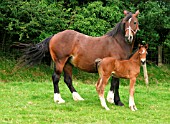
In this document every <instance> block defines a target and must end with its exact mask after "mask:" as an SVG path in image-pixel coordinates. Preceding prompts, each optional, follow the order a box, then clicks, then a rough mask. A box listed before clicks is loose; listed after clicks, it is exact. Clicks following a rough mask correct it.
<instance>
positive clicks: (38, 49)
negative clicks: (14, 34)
mask: <svg viewBox="0 0 170 124" xmlns="http://www.w3.org/2000/svg"><path fill="white" fill-rule="evenodd" d="M52 37H53V36H50V37H49V38H46V39H45V40H43V41H42V42H40V43H37V44H35V45H32V46H30V47H29V48H27V49H26V50H25V52H24V54H23V56H22V57H21V58H19V61H18V63H17V68H21V67H25V66H28V67H29V66H33V65H35V64H39V63H41V61H42V59H43V57H45V55H46V54H47V53H49V54H50V52H49V42H50V40H51V38H52Z"/></svg>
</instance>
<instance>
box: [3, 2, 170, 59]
mask: <svg viewBox="0 0 170 124" xmlns="http://www.w3.org/2000/svg"><path fill="white" fill-rule="evenodd" d="M169 8H170V2H168V1H166V0H160V1H150V0H145V1H139V0H136V1H134V0H106V1H103V0H100V1H95V0H92V1H90V0H86V1H76V0H68V1H64V0H57V1H53V0H37V1H35V0H29V1H21V0H13V1H9V0H1V3H0V34H1V37H0V41H2V42H1V44H0V45H1V46H0V47H1V49H0V50H4V51H5V52H9V51H8V50H9V49H8V47H9V46H10V45H11V44H12V43H13V42H18V41H20V42H25V43H37V42H40V41H41V40H43V39H44V38H46V37H49V36H50V35H52V34H56V33H58V32H60V31H63V30H66V29H73V30H77V31H79V32H81V33H84V34H86V35H91V36H101V35H104V34H105V33H106V32H107V31H109V30H111V28H113V27H114V25H115V24H116V23H118V22H119V21H120V19H121V18H123V16H124V15H123V10H128V11H131V12H133V13H134V12H135V11H136V10H138V9H139V11H140V14H139V24H140V25H139V28H140V31H139V32H138V33H137V41H138V42H140V41H143V40H144V41H147V42H148V43H149V46H150V47H149V49H151V50H153V51H155V52H157V51H156V49H157V46H158V45H166V46H168V47H169V46H170V38H169V37H170V23H169V22H170V16H169V15H170V9H169ZM169 48H170V47H169ZM154 56H155V55H154Z"/></svg>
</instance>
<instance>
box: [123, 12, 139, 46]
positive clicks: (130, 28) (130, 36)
mask: <svg viewBox="0 0 170 124" xmlns="http://www.w3.org/2000/svg"><path fill="white" fill-rule="evenodd" d="M124 14H125V18H124V19H123V23H124V27H125V28H124V30H125V40H126V42H128V43H130V44H131V43H132V41H133V40H134V36H135V35H136V33H137V31H138V30H139V26H138V19H137V16H138V14H139V10H137V11H136V13H135V14H132V13H131V12H128V11H126V10H124Z"/></svg>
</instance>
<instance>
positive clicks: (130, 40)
mask: <svg viewBox="0 0 170 124" xmlns="http://www.w3.org/2000/svg"><path fill="white" fill-rule="evenodd" d="M125 41H126V42H127V43H128V44H131V43H132V41H133V36H131V35H130V36H125Z"/></svg>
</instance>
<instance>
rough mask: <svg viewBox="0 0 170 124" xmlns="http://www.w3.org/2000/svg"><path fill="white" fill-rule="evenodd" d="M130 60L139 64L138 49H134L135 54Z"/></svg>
mask: <svg viewBox="0 0 170 124" xmlns="http://www.w3.org/2000/svg"><path fill="white" fill-rule="evenodd" d="M130 61H133V62H135V63H137V64H138V65H140V57H139V54H138V51H136V52H135V54H134V55H133V56H132V57H131V58H130Z"/></svg>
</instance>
